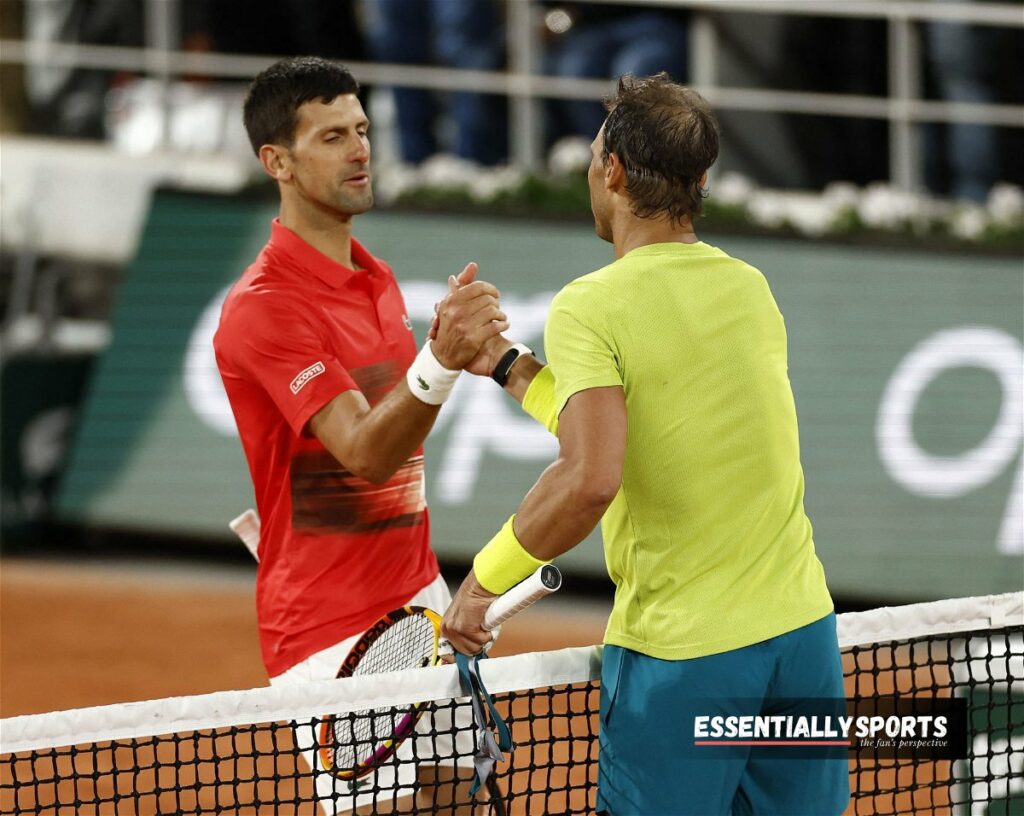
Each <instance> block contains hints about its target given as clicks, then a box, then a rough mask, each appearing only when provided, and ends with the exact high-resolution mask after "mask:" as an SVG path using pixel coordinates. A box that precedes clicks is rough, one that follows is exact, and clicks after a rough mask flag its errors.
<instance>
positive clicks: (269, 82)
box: [242, 57, 359, 156]
mask: <svg viewBox="0 0 1024 816" xmlns="http://www.w3.org/2000/svg"><path fill="white" fill-rule="evenodd" d="M358 93H359V83H358V82H356V81H355V79H354V78H353V76H352V74H350V73H349V70H348V68H345V67H344V66H342V65H338V64H337V63H336V62H330V61H329V60H325V59H321V58H320V57H289V58H288V59H283V60H279V61H278V62H275V63H274V64H273V65H271V66H270V67H269V68H267V69H265V70H263V71H262V72H260V74H259V75H258V76H257V77H256V78H255V79H254V80H253V81H252V84H251V85H250V86H249V92H248V94H246V97H245V104H244V106H243V108H242V120H243V121H244V122H245V130H246V133H248V134H249V143H250V144H251V145H252V149H253V152H255V153H256V155H257V156H258V155H259V152H260V148H261V147H262V146H263V145H265V144H279V145H284V146H285V147H291V146H292V142H293V141H294V139H295V126H296V125H297V124H298V116H297V111H298V110H299V107H300V106H301V105H303V104H305V103H306V102H311V101H313V100H314V99H317V100H320V101H321V102H323V103H324V104H325V105H329V104H330V103H331V102H332V101H334V99H335V98H336V97H338V96H343V95H344V94H358Z"/></svg>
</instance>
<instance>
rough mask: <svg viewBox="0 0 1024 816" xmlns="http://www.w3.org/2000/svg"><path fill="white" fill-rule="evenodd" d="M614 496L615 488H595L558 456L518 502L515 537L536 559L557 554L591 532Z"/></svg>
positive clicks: (556, 555) (574, 544)
mask: <svg viewBox="0 0 1024 816" xmlns="http://www.w3.org/2000/svg"><path fill="white" fill-rule="evenodd" d="M614 498H615V491H603V492H602V491H601V490H598V489H595V488H594V487H593V486H592V485H590V484H588V483H587V481H586V479H585V478H584V477H583V476H582V474H581V473H580V472H579V470H578V469H577V468H576V467H575V466H573V465H572V464H570V463H569V462H567V461H566V460H564V459H559V460H557V461H555V462H554V463H553V464H552V465H550V466H549V467H548V468H547V469H546V470H545V471H544V472H543V473H542V474H541V477H540V478H539V479H538V480H537V483H536V484H535V485H534V486H533V488H532V489H531V490H530V492H529V493H527V494H526V497H525V498H524V499H523V502H522V504H521V505H520V506H519V510H518V512H517V513H516V517H515V524H514V529H515V534H516V538H517V539H519V542H520V544H522V546H523V549H525V550H526V551H527V552H528V553H530V554H531V555H532V556H534V557H535V558H537V559H539V560H542V561H548V560H551V559H553V558H557V557H558V556H559V555H561V554H562V553H564V552H566V551H568V550H571V549H572V548H573V547H575V546H576V545H577V544H579V543H580V542H581V541H582V540H583V539H584V538H586V537H587V536H588V535H590V533H591V531H592V530H593V529H594V527H596V526H597V523H598V522H599V521H600V520H601V516H602V515H604V512H605V510H607V509H608V505H610V504H611V503H612V501H613V500H614Z"/></svg>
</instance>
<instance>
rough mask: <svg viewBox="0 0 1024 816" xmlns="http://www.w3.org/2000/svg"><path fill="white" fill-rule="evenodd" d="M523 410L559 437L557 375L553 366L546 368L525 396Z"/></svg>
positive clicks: (538, 373)
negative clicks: (556, 393) (556, 410)
mask: <svg viewBox="0 0 1024 816" xmlns="http://www.w3.org/2000/svg"><path fill="white" fill-rule="evenodd" d="M523 410H524V411H526V413H528V414H529V415H530V416H532V417H533V418H534V419H535V420H537V421H538V422H539V423H540V424H541V425H543V426H544V427H545V428H547V429H548V430H549V431H551V433H553V434H554V435H555V436H558V414H556V413H555V375H554V374H553V373H552V371H551V366H549V365H547V366H544V368H542V369H541V370H540V371H538V372H537V375H536V376H535V377H534V378H533V381H532V382H531V383H530V385H529V386H528V387H527V389H526V393H525V394H524V395H523Z"/></svg>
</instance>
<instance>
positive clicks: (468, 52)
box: [363, 0, 508, 165]
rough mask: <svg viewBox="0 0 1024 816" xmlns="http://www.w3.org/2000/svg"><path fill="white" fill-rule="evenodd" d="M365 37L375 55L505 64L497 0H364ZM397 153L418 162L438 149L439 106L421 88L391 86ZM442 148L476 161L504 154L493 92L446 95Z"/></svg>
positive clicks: (473, 65)
mask: <svg viewBox="0 0 1024 816" xmlns="http://www.w3.org/2000/svg"><path fill="white" fill-rule="evenodd" d="M363 10H364V12H365V24H366V35H367V38H368V41H369V46H370V51H371V54H372V56H373V58H374V59H375V60H378V61H380V62H385V63H388V62H390V63H399V64H402V65H440V66H444V67H447V68H468V69H475V70H479V71H496V70H499V69H500V68H502V67H503V65H504V62H505V32H504V24H503V23H504V21H503V18H502V15H503V11H504V9H503V6H502V4H501V3H500V2H499V0H365V2H364V5H363ZM394 95H395V108H396V111H395V113H396V119H397V131H398V143H399V150H400V154H401V158H402V160H403V161H406V162H409V163H410V164H419V163H420V162H422V161H424V160H426V159H428V158H430V157H431V156H433V155H434V154H435V153H437V152H439V144H440V143H441V140H439V139H438V132H437V131H438V124H439V122H438V119H439V113H440V112H441V108H440V106H439V105H438V99H437V97H436V96H435V95H434V93H432V92H431V91H429V90H424V89H421V88H400V87H396V88H394ZM449 112H450V114H451V119H452V123H453V125H454V131H455V132H454V139H453V144H452V146H451V148H450V152H452V153H454V154H455V155H457V156H459V157H460V158H463V159H468V160H470V161H474V162H477V163H479V164H484V165H494V164H499V163H501V162H502V161H503V160H504V159H505V157H506V155H507V152H508V147H507V141H506V135H505V134H506V127H505V124H504V123H505V118H506V104H505V99H504V97H501V96H495V95H493V94H479V93H453V94H451V97H450V109H449Z"/></svg>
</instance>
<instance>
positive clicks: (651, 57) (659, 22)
mask: <svg viewBox="0 0 1024 816" xmlns="http://www.w3.org/2000/svg"><path fill="white" fill-rule="evenodd" d="M545 25H546V27H547V30H548V31H549V32H550V35H551V40H550V43H549V45H548V48H547V50H546V53H545V59H544V61H545V71H546V73H548V74H550V75H553V76H558V77H584V78H594V79H610V78H615V77H619V76H623V75H625V74H630V75H632V76H637V77H645V76H651V75H653V74H657V73H658V72H660V71H665V72H667V73H668V74H670V75H671V76H672V78H673V79H675V80H676V81H678V82H683V81H685V80H686V78H687V74H688V56H689V48H688V43H687V13H686V12H685V11H680V10H678V9H677V10H669V9H658V10H654V9H650V8H643V7H640V6H625V5H623V6H619V5H611V6H608V5H603V4H595V3H577V2H561V3H552V4H550V6H549V8H548V10H547V13H546V15H545ZM606 115H607V114H606V112H605V109H604V107H603V106H602V105H601V103H600V102H592V101H584V100H558V101H557V103H556V104H553V105H552V106H551V115H550V117H549V118H550V120H551V122H550V125H551V127H550V133H549V138H550V140H551V141H555V140H557V139H558V138H560V137H562V136H584V137H586V139H587V142H588V143H589V141H590V140H591V139H592V138H593V136H594V134H595V133H597V132H598V130H600V129H601V124H602V123H603V122H604V119H605V116H606Z"/></svg>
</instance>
